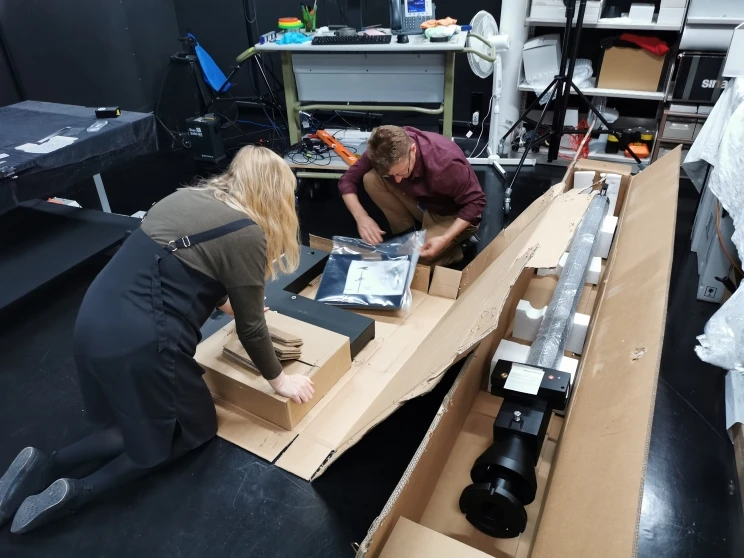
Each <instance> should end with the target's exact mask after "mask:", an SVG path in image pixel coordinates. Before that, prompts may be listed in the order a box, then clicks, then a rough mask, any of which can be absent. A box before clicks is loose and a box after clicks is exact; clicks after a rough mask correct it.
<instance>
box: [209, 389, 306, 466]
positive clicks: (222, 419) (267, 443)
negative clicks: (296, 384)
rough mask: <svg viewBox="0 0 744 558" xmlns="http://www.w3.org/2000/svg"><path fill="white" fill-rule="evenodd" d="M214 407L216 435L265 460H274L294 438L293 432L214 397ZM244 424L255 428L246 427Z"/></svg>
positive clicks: (294, 433) (295, 434)
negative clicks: (218, 427)
mask: <svg viewBox="0 0 744 558" xmlns="http://www.w3.org/2000/svg"><path fill="white" fill-rule="evenodd" d="M215 409H216V411H217V422H218V424H219V425H220V437H221V438H224V439H225V440H227V441H228V442H232V443H233V444H235V445H236V446H239V447H241V448H250V451H251V453H255V454H256V455H257V456H259V457H261V458H263V459H265V460H266V461H274V460H275V459H276V458H277V457H279V455H281V453H282V451H284V448H286V447H287V446H288V445H289V444H291V443H292V441H293V440H294V439H295V437H297V433H296V432H290V431H288V430H284V429H283V428H281V427H279V426H276V425H275V424H271V423H270V422H268V421H265V420H262V419H260V418H259V417H257V416H255V415H249V414H248V413H244V412H242V411H241V410H240V409H238V408H237V407H233V406H232V405H230V404H229V403H227V402H225V401H222V400H219V399H215ZM246 425H249V426H254V425H255V427H254V428H251V427H248V428H246Z"/></svg>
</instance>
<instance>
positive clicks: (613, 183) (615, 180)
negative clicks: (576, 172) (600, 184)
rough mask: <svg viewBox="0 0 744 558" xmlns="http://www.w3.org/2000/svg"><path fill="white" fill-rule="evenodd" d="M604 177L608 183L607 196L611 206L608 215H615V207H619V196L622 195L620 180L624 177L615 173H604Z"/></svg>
mask: <svg viewBox="0 0 744 558" xmlns="http://www.w3.org/2000/svg"><path fill="white" fill-rule="evenodd" d="M601 176H602V178H604V179H605V184H607V197H608V198H609V200H610V207H609V209H608V210H607V215H615V207H617V197H618V195H620V181H621V180H622V179H623V177H622V176H620V175H619V174H613V173H607V174H605V173H602V175H601Z"/></svg>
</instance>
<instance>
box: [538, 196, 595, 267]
mask: <svg viewBox="0 0 744 558" xmlns="http://www.w3.org/2000/svg"><path fill="white" fill-rule="evenodd" d="M594 195H595V192H594V191H590V192H586V191H583V190H569V191H568V192H565V193H564V194H561V195H559V196H556V197H555V199H554V200H553V203H552V204H550V207H549V208H548V210H547V211H546V212H545V215H544V216H543V217H542V219H541V220H540V225H539V227H538V228H537V230H536V231H535V232H534V233H533V235H532V239H531V241H530V242H528V243H527V245H528V247H530V246H536V247H537V249H536V250H535V253H534V254H533V255H532V258H531V259H530V263H529V267H533V268H539V267H555V266H556V265H558V261H559V260H560V259H561V256H562V255H563V253H564V252H565V251H566V250H567V249H568V244H569V242H571V239H572V238H573V235H574V231H575V230H576V228H577V227H578V226H579V223H580V222H581V219H582V217H584V213H586V210H587V208H588V207H589V202H591V200H592V197H593V196H594Z"/></svg>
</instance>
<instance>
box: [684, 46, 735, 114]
mask: <svg viewBox="0 0 744 558" xmlns="http://www.w3.org/2000/svg"><path fill="white" fill-rule="evenodd" d="M724 57H725V54H722V53H716V52H694V51H687V52H681V53H680V54H679V55H678V56H677V70H676V77H675V81H674V90H673V92H672V99H673V100H675V101H707V102H715V101H717V100H718V97H720V96H721V93H722V92H723V90H724V88H725V87H726V86H727V85H728V82H729V80H728V78H725V77H723V61H724Z"/></svg>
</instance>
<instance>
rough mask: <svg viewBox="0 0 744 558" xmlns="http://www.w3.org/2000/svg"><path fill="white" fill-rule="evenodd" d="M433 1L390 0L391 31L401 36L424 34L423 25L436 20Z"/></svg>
mask: <svg viewBox="0 0 744 558" xmlns="http://www.w3.org/2000/svg"><path fill="white" fill-rule="evenodd" d="M435 9H436V6H435V5H434V4H433V3H432V0H390V29H391V30H392V32H393V33H397V34H399V35H401V34H402V35H415V34H419V33H423V32H424V30H423V29H421V24H422V23H423V22H424V21H427V20H429V19H434V18H435V15H434V12H435Z"/></svg>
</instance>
